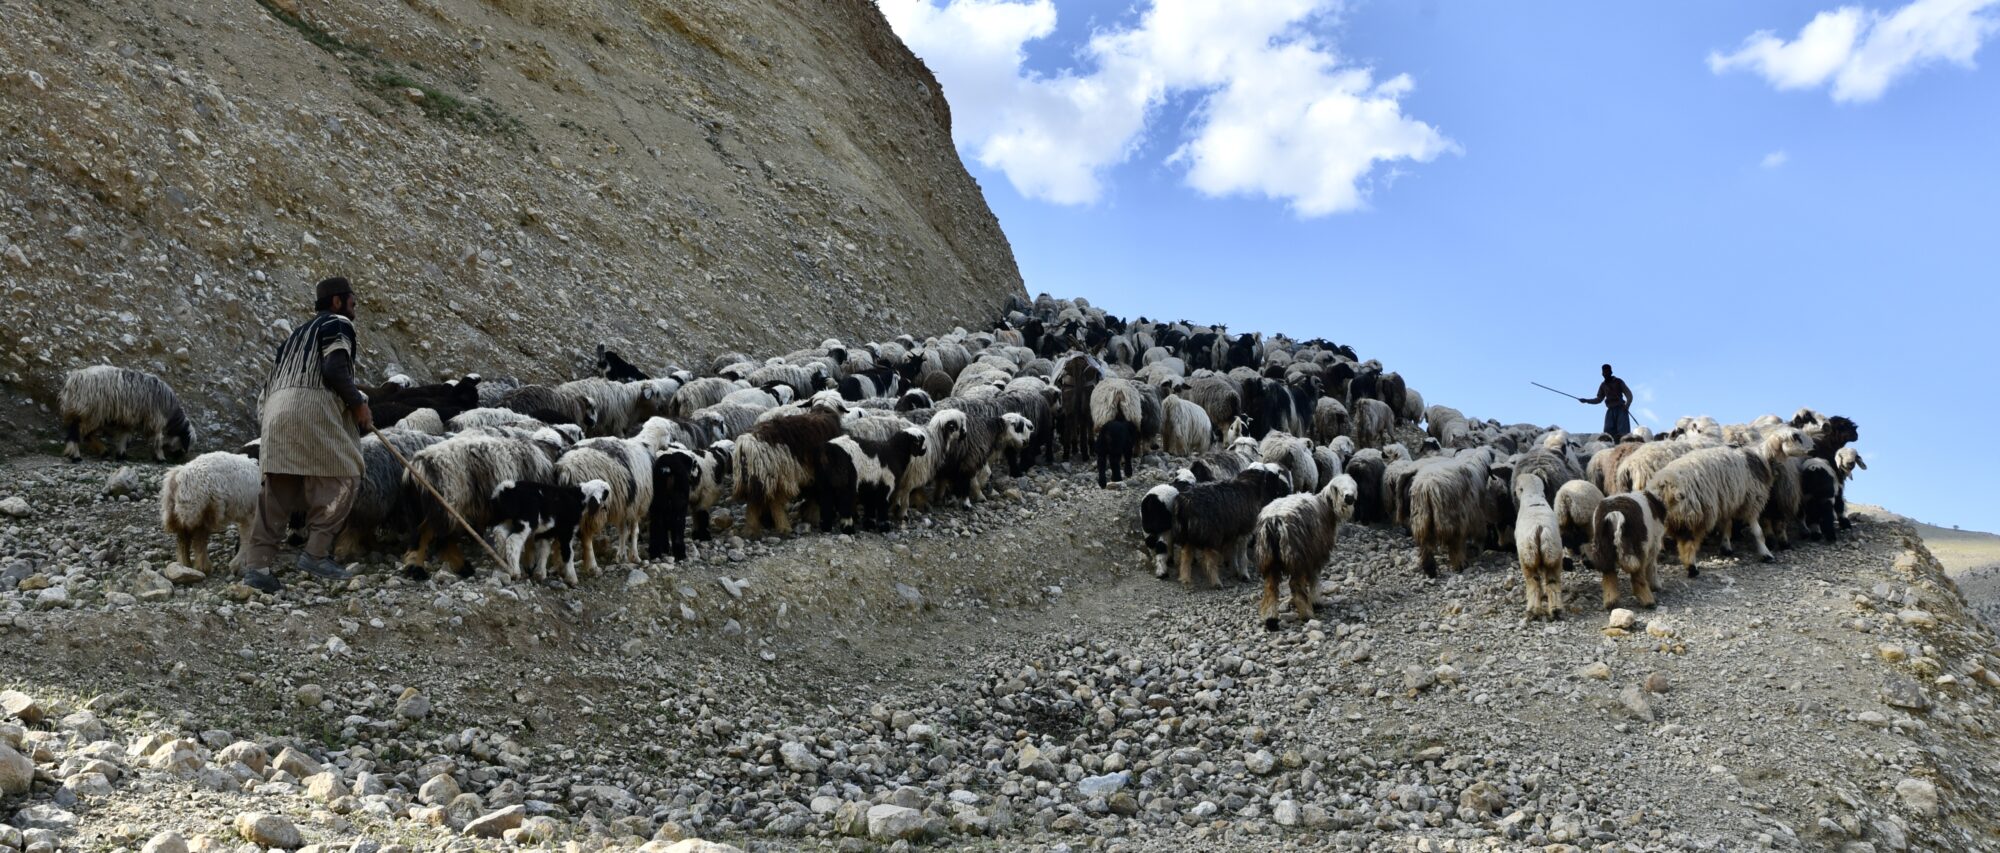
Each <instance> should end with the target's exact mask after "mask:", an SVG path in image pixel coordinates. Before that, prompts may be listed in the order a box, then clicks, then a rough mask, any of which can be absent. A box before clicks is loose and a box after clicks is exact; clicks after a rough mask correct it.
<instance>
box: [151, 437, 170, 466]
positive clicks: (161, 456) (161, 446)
mask: <svg viewBox="0 0 2000 853" xmlns="http://www.w3.org/2000/svg"><path fill="white" fill-rule="evenodd" d="M153 461H154V462H165V461H167V431H166V430H164V429H157V430H154V431H153Z"/></svg>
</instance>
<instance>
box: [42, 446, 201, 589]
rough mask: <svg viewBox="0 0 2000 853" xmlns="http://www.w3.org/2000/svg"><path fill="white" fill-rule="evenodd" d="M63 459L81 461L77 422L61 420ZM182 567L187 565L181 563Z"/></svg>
mask: <svg viewBox="0 0 2000 853" xmlns="http://www.w3.org/2000/svg"><path fill="white" fill-rule="evenodd" d="M62 431H63V458H64V459H67V460H69V461H71V462H82V461H83V431H82V429H81V424H80V423H79V422H78V421H74V420H70V419H69V418H63V425H62ZM182 565H187V564H186V563H182Z"/></svg>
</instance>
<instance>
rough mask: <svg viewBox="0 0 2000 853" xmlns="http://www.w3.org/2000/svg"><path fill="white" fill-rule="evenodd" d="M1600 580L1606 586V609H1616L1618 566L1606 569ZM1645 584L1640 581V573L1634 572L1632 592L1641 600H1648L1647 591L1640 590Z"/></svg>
mask: <svg viewBox="0 0 2000 853" xmlns="http://www.w3.org/2000/svg"><path fill="white" fill-rule="evenodd" d="M1598 580H1599V581H1600V582H1601V584H1602V586H1603V588H1604V609H1606V610H1613V609H1616V608H1617V607H1618V567H1617V566H1612V567H1611V568H1609V569H1607V570H1605V572H1604V573H1603V574H1602V575H1600V576H1599V578H1598ZM1643 586H1644V584H1643V583H1641V582H1640V577H1639V573H1637V572H1633V573H1632V593H1633V594H1634V595H1637V596H1639V600H1640V601H1641V602H1643V601H1645V600H1646V595H1645V593H1641V592H1639V590H1640V589H1641V588H1642V587H1643Z"/></svg>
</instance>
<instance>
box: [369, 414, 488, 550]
mask: <svg viewBox="0 0 2000 853" xmlns="http://www.w3.org/2000/svg"><path fill="white" fill-rule="evenodd" d="M368 431H369V432H370V433H372V434H374V436H375V440H376V441H380V442H382V446H383V447H386V448H388V449H389V455H390V456H394V457H396V464H398V465H401V466H403V471H404V472H405V473H408V474H409V475H410V479H412V480H415V481H417V485H420V486H423V487H424V491H427V492H430V493H431V497H432V498H435V499H436V500H437V502H438V506H441V507H444V511H445V512H448V513H451V520H453V521H456V522H458V526H460V527H463V528H465V532H467V533H470V534H472V541H474V542H477V543H479V547H480V548H483V549H485V551H486V556H488V557H492V558H493V565H496V566H499V567H500V568H502V569H505V568H507V561H506V560H503V559H500V552H499V551H495V550H493V545H492V544H491V543H489V542H487V541H486V537H484V536H481V535H479V531H477V530H474V529H472V522H469V521H466V520H465V516H462V515H459V514H458V510H455V509H452V508H451V502H450V501H447V500H445V499H444V495H441V494H438V490H437V487H436V486H433V485H431V481H429V480H426V479H424V475H422V474H419V473H417V469H415V468H412V467H410V460H408V459H404V458H403V452H402V451H400V450H397V449H396V445H394V444H390V443H389V439H387V438H384V437H382V431H381V430H379V429H376V428H375V425H374V424H369V425H368Z"/></svg>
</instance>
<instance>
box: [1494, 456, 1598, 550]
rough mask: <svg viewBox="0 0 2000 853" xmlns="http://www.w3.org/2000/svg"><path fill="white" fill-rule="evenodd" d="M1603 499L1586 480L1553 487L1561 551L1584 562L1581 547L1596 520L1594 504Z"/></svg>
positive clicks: (1587, 538) (1588, 536)
mask: <svg viewBox="0 0 2000 853" xmlns="http://www.w3.org/2000/svg"><path fill="white" fill-rule="evenodd" d="M1516 479H1517V481H1518V475H1517V477H1516ZM1603 502H1604V493H1603V492H1601V491H1598V488H1597V487H1596V486H1594V485H1591V483H1590V481H1589V480H1571V481H1569V482H1567V483H1564V484H1563V485H1562V488H1560V489H1557V490H1556V502H1555V512H1556V524H1557V526H1558V527H1559V528H1560V530H1561V531H1562V544H1563V550H1565V551H1566V552H1568V553H1570V554H1576V555H1579V556H1583V557H1584V558H1585V560H1586V562H1587V561H1588V559H1589V557H1588V556H1587V553H1588V552H1586V551H1585V550H1584V546H1585V545H1586V544H1588V543H1589V542H1590V531H1591V525H1593V524H1595V523H1596V522H1597V505H1598V504H1600V503H1603ZM1564 559H1565V560H1567V559H1568V557H1564ZM1568 567H1569V566H1568V565H1567V564H1565V565H1564V568H1568Z"/></svg>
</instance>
